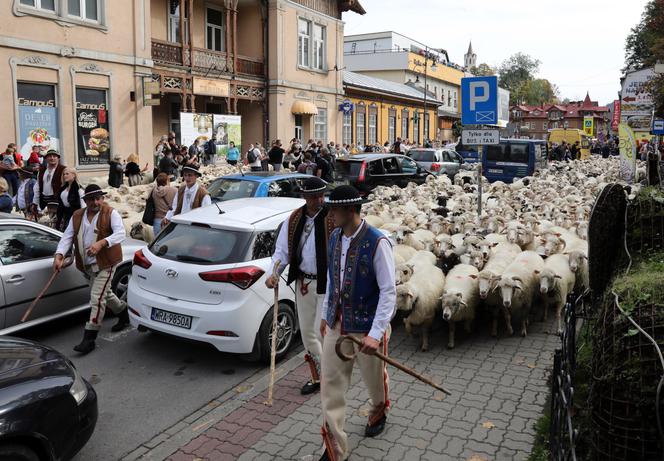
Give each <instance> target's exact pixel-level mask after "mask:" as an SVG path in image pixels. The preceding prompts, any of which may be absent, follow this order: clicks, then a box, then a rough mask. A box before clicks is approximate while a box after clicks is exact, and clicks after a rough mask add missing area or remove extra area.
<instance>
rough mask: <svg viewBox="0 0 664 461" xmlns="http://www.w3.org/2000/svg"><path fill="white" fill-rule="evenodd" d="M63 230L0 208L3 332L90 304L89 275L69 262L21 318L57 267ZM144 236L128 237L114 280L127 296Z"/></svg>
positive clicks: (0, 326)
mask: <svg viewBox="0 0 664 461" xmlns="http://www.w3.org/2000/svg"><path fill="white" fill-rule="evenodd" d="M61 237H62V233H61V232H58V231H56V230H54V229H51V228H50V227H47V226H44V225H42V224H38V223H36V222H34V221H29V220H27V219H23V218H21V217H19V216H16V215H10V214H2V213H0V306H2V308H1V309H0V334H11V333H14V332H16V331H19V330H21V329H24V328H28V327H31V326H34V325H37V324H40V323H44V322H48V321H50V320H53V319H56V318H59V317H63V316H65V315H70V314H73V313H75V312H80V311H83V310H85V309H88V308H89V302H90V289H89V288H88V281H87V280H86V278H85V276H84V275H83V274H82V273H81V272H80V271H79V270H78V269H76V267H75V264H71V265H69V266H67V267H66V268H65V269H63V270H62V272H61V273H60V275H58V276H57V277H56V278H55V281H54V282H53V284H52V285H51V287H50V288H49V290H48V291H47V292H46V293H45V294H44V297H43V298H42V299H41V301H39V304H37V306H36V307H35V309H34V310H33V311H32V314H31V317H30V318H29V319H28V321H26V322H25V323H21V322H20V319H21V316H22V315H23V313H24V312H25V310H26V309H27V308H28V306H29V305H30V303H31V302H32V301H33V300H34V299H35V298H36V297H37V295H38V294H39V292H40V291H41V290H42V289H43V288H44V286H45V285H46V282H47V281H48V279H49V278H50V277H51V274H52V273H53V255H54V254H55V250H56V248H57V247H58V242H59V241H60V238H61ZM143 246H145V242H141V241H139V240H134V239H130V238H128V239H126V240H125V241H124V242H123V243H122V252H123V258H124V259H123V262H122V263H121V264H120V265H119V266H118V268H117V270H116V272H115V276H114V278H113V280H112V282H111V283H112V285H111V287H112V289H113V290H114V292H115V293H116V294H117V295H118V296H120V297H123V296H124V295H125V293H126V291H127V284H128V282H129V277H130V276H131V261H132V258H133V256H134V253H135V252H136V250H138V249H139V248H141V247H143Z"/></svg>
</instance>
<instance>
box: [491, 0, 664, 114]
mask: <svg viewBox="0 0 664 461" xmlns="http://www.w3.org/2000/svg"><path fill="white" fill-rule="evenodd" d="M662 1H664V0H662ZM539 66H540V60H539V59H534V58H532V57H530V56H529V55H527V54H525V53H516V54H514V55H512V56H510V57H509V58H508V59H506V60H505V61H503V63H502V64H501V65H500V67H499V68H498V84H499V85H500V86H501V87H502V88H505V89H507V90H509V91H510V105H514V104H520V103H522V102H523V101H525V100H526V95H527V87H526V84H527V83H528V82H530V81H531V80H533V79H534V77H535V74H536V73H537V71H538V70H539Z"/></svg>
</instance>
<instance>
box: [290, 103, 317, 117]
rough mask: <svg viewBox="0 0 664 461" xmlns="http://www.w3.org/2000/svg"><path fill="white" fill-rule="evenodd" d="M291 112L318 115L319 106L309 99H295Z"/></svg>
mask: <svg viewBox="0 0 664 461" xmlns="http://www.w3.org/2000/svg"><path fill="white" fill-rule="evenodd" d="M291 112H292V113H293V114H295V115H318V108H317V107H316V105H315V104H314V103H312V102H309V101H295V102H294V103H293V107H292V108H291Z"/></svg>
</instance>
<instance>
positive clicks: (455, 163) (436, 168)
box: [408, 148, 463, 178]
mask: <svg viewBox="0 0 664 461" xmlns="http://www.w3.org/2000/svg"><path fill="white" fill-rule="evenodd" d="M408 156H409V157H410V158H412V159H413V160H415V162H417V164H418V165H419V166H420V167H421V168H422V169H424V170H426V171H428V172H430V173H432V174H435V175H439V174H446V175H447V176H449V177H450V178H454V175H455V174H457V173H458V172H459V170H460V169H461V165H462V164H463V157H461V155H459V154H458V153H456V152H455V151H454V150H453V149H426V148H425V149H411V150H410V151H409V152H408Z"/></svg>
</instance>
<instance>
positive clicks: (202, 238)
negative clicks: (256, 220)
mask: <svg viewBox="0 0 664 461" xmlns="http://www.w3.org/2000/svg"><path fill="white" fill-rule="evenodd" d="M251 236H252V233H251V232H239V231H231V230H225V229H213V228H210V227H207V226H199V225H189V224H178V223H171V224H169V225H168V227H166V228H165V229H164V230H163V231H162V232H161V233H160V234H159V236H158V237H157V239H156V240H155V241H154V242H153V243H152V245H150V246H149V250H150V251H151V252H152V253H154V254H155V255H156V256H158V257H160V258H166V259H170V260H173V261H181V262H185V263H196V264H232V263H240V262H245V261H246V258H247V246H248V244H249V241H250V240H251Z"/></svg>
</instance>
